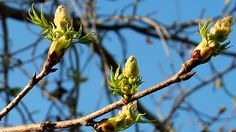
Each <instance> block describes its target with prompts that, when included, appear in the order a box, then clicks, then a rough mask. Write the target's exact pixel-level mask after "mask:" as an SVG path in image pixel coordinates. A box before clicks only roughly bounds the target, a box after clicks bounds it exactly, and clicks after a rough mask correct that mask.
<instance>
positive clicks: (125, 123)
mask: <svg viewBox="0 0 236 132" xmlns="http://www.w3.org/2000/svg"><path fill="white" fill-rule="evenodd" d="M142 115H143V114H137V101H133V102H130V103H129V104H127V105H125V106H123V107H122V109H121V110H120V111H119V112H118V114H117V116H115V117H111V118H109V119H103V120H102V121H101V122H100V125H99V127H98V128H97V129H99V130H100V131H101V132H114V131H123V130H125V129H127V128H129V127H130V126H132V125H133V124H134V123H152V121H149V120H142V119H141V116H142Z"/></svg>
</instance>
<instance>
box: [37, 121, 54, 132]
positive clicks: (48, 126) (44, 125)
mask: <svg viewBox="0 0 236 132" xmlns="http://www.w3.org/2000/svg"><path fill="white" fill-rule="evenodd" d="M55 125H56V124H55V123H52V122H51V121H45V122H42V123H41V124H40V127H41V129H42V130H48V131H51V130H54V127H55Z"/></svg>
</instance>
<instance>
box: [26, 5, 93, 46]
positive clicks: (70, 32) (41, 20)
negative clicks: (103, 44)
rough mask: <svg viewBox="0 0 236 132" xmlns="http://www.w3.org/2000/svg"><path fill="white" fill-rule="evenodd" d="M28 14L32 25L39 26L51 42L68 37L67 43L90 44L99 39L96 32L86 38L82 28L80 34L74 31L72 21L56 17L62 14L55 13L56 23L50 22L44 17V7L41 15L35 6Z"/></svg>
mask: <svg viewBox="0 0 236 132" xmlns="http://www.w3.org/2000/svg"><path fill="white" fill-rule="evenodd" d="M59 7H60V6H59ZM61 7H62V6H61ZM62 8H63V7H62ZM28 14H29V18H28V19H29V20H30V21H31V22H32V23H34V24H36V25H38V26H39V27H40V28H41V29H42V30H43V31H42V34H43V35H44V37H45V38H46V39H49V40H51V41H54V40H57V39H59V38H60V37H61V36H66V38H67V41H68V42H70V43H72V41H73V40H74V42H73V44H74V43H83V44H89V43H92V42H95V41H96V40H97V39H98V37H97V34H96V33H95V32H90V33H88V34H87V35H85V36H81V34H82V26H80V29H79V31H78V32H76V31H74V28H73V23H72V19H70V18H68V19H65V20H59V19H61V17H56V16H57V15H60V13H58V14H57V12H56V13H55V18H54V23H52V22H48V20H47V19H46V18H45V16H44V13H43V9H42V6H41V10H40V15H38V13H37V12H36V11H35V9H34V5H32V9H31V10H30V11H29V12H28ZM63 17H64V16H63ZM57 21H63V22H65V23H66V24H60V22H57ZM58 23H59V24H58Z"/></svg>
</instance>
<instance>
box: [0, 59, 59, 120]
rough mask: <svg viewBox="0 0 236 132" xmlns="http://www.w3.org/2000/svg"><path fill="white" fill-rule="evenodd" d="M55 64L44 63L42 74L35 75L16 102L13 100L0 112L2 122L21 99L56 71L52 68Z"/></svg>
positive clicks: (16, 98)
mask: <svg viewBox="0 0 236 132" xmlns="http://www.w3.org/2000/svg"><path fill="white" fill-rule="evenodd" d="M54 65H55V64H53V63H50V62H48V61H46V62H45V63H44V66H43V69H42V70H41V72H40V73H39V74H38V75H37V76H36V73H35V74H34V75H33V77H32V78H31V79H30V81H29V82H28V84H27V85H26V86H25V87H24V89H23V90H22V91H21V92H20V93H19V94H18V95H17V96H16V97H15V99H14V100H12V101H11V102H10V103H9V104H8V105H7V106H6V107H5V108H4V109H3V110H2V111H1V112H0V120H2V118H3V117H4V116H6V115H7V113H8V112H10V111H11V110H12V109H13V108H14V107H15V106H16V105H17V104H18V103H19V102H20V101H21V99H22V98H23V97H24V96H25V95H26V94H27V93H28V92H29V91H30V90H31V89H32V88H33V87H34V86H35V85H36V84H37V83H38V82H39V81H40V80H41V79H42V78H44V77H45V76H46V75H48V74H49V73H50V72H53V71H55V69H52V67H53V66H54Z"/></svg>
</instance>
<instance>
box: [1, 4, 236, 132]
mask: <svg viewBox="0 0 236 132" xmlns="http://www.w3.org/2000/svg"><path fill="white" fill-rule="evenodd" d="M131 2H132V0H126V1H125V0H123V1H121V0H120V1H118V0H117V1H109V0H101V1H97V7H98V10H97V14H110V13H113V12H116V13H118V14H119V12H120V10H121V9H122V8H123V6H124V5H127V4H128V3H131ZM224 2H225V1H224V0H215V1H214V2H213V1H212V0H191V1H190V0H144V1H142V2H141V3H140V5H139V6H138V11H137V14H138V15H141V16H145V15H147V14H149V13H152V12H155V14H153V15H151V18H152V19H155V20H157V21H159V22H161V23H164V24H166V25H170V24H172V23H174V22H177V23H179V22H185V21H189V20H196V19H197V18H199V14H200V13H201V12H202V11H203V9H204V15H203V18H211V17H214V16H216V15H217V14H219V13H220V12H221V11H222V9H223V6H224ZM234 2H235V1H234V0H232V4H233V3H234ZM123 15H126V16H130V15H132V8H128V9H127V10H126V11H125V13H124V14H123ZM8 28H9V33H10V34H9V36H10V38H9V39H10V46H11V51H16V50H17V49H20V48H22V47H25V46H27V45H30V44H31V43H32V42H33V41H35V40H36V38H37V37H38V34H37V33H39V30H38V28H36V27H35V26H33V25H31V24H26V23H22V22H18V21H13V20H11V19H9V20H8ZM191 31H192V32H193V34H192V35H191V36H189V37H191V38H193V39H194V40H196V41H199V40H200V37H199V35H197V34H195V32H197V27H196V28H195V29H191ZM121 33H122V34H124V36H125V37H126V39H127V44H128V46H127V48H128V50H127V57H128V56H130V55H135V56H136V58H137V60H138V63H139V69H140V72H141V75H142V77H143V80H144V83H143V84H142V86H141V88H140V91H141V90H144V89H145V88H148V87H150V86H153V85H154V84H156V83H158V82H161V81H163V80H164V79H165V78H166V77H168V76H170V75H172V72H171V67H170V65H169V62H168V61H167V58H166V56H165V52H164V49H163V47H162V44H161V42H160V41H159V40H157V39H154V38H153V44H151V45H150V44H147V43H146V38H147V37H146V36H143V35H140V34H137V33H136V32H134V31H131V30H129V29H125V30H124V31H122V32H121ZM0 34H1V35H2V32H0ZM108 36H109V38H106V39H105V40H104V42H103V45H104V46H105V47H106V48H107V49H108V50H109V51H110V52H111V53H112V55H114V56H115V59H116V60H117V61H118V62H122V55H121V44H120V41H119V40H118V38H117V36H116V35H115V34H114V32H108ZM233 38H235V32H234V31H233V33H232V35H231V36H230V37H229V40H230V41H231V42H232V44H235V41H236V40H234V39H233ZM1 43H2V41H0V45H2V44H1ZM49 43H50V42H49V41H42V42H41V43H40V44H39V45H38V47H39V48H38V49H37V50H36V52H35V54H36V55H37V54H40V53H43V52H44V51H45V50H46V49H47V48H48V46H49ZM169 44H170V45H175V43H169ZM177 44H179V43H177ZM77 47H78V49H79V52H80V61H81V62H80V65H81V67H82V66H83V65H84V64H85V61H86V59H87V58H88V57H89V56H90V55H91V53H92V51H91V49H89V48H88V47H87V46H84V45H77ZM1 49H2V47H1ZM229 50H230V51H235V46H233V47H232V48H231V49H229ZM68 52H70V50H69V51H68ZM188 52H190V51H186V53H188ZM170 53H171V58H172V60H174V66H175V70H176V71H177V70H178V68H179V67H180V66H181V63H182V60H181V58H180V57H178V55H177V54H176V53H175V51H174V50H173V49H170ZM31 56H32V53H31V51H29V52H26V53H23V54H19V55H17V56H16V58H21V59H22V60H28V59H29V58H30V57H31ZM187 57H188V55H186V59H187ZM64 60H65V61H66V62H67V61H69V60H68V54H67V55H66V56H65V57H64ZM230 61H231V60H230V59H229V58H228V57H226V56H218V57H216V58H214V59H213V60H212V62H213V63H214V64H217V67H216V68H217V70H218V71H221V70H223V69H224V68H225V67H227V66H228V65H229V64H230ZM36 63H37V65H38V67H40V66H41V65H42V63H43V60H41V59H39V60H38V61H37V62H36ZM99 65H100V61H99V59H98V57H97V56H96V55H93V58H92V60H91V61H90V65H88V66H87V67H86V68H85V70H84V71H82V76H86V77H89V80H88V81H87V82H86V83H84V84H82V85H81V89H80V92H81V94H80V95H81V96H80V99H79V106H78V107H79V110H80V111H81V112H83V113H84V114H87V113H89V112H93V111H94V110H95V109H96V108H102V107H103V106H105V105H107V104H108V102H107V101H106V95H105V93H104V89H103V88H104V82H103V77H102V74H101V72H100V71H99ZM56 67H59V65H57V66H56ZM160 67H162V68H163V71H160ZM24 68H26V69H27V70H29V74H30V75H33V73H34V72H36V73H38V69H37V68H35V66H34V65H32V63H31V64H27V65H24ZM59 70H60V69H59ZM194 71H196V72H197V76H199V77H200V78H202V79H207V78H209V77H210V76H211V75H212V73H211V72H209V71H210V69H209V65H208V64H204V65H200V66H199V67H197V68H196V69H194ZM162 72H164V73H165V76H164V75H163V73H162ZM10 73H11V74H10V80H11V83H10V86H11V87H14V86H16V87H23V86H25V85H26V83H27V82H28V79H29V78H28V77H26V76H25V75H24V74H23V73H22V72H21V71H19V70H17V69H14V70H12V71H11V72H10ZM58 74H59V71H57V72H56V73H55V74H52V75H50V76H49V77H48V78H49V79H50V80H54V79H57V78H58ZM234 76H235V71H234V72H232V73H230V74H227V76H226V77H225V83H226V85H227V86H228V87H229V89H230V90H231V91H232V93H235V92H236V90H235V89H234V88H233V87H232V86H233V82H235V81H236V80H235V78H234ZM1 79H2V76H1V77H0V80H1ZM198 83H199V81H198V79H196V78H192V79H191V80H188V81H186V82H183V83H181V87H182V88H183V89H184V90H188V89H189V88H192V87H194V86H195V85H196V84H198ZM71 85H72V84H71V82H70V81H69V82H68V83H65V84H63V86H64V87H67V88H70V87H71ZM175 86H176V85H174V86H170V87H168V88H166V89H164V90H161V91H158V92H156V93H154V94H152V95H150V96H148V97H145V98H142V99H141V100H140V102H142V103H143V104H145V105H144V106H145V107H147V108H150V109H149V110H150V111H151V112H152V113H154V114H155V113H156V112H157V109H156V107H155V104H154V103H155V102H158V101H159V100H160V97H161V96H162V95H164V94H165V93H166V92H167V91H168V90H169V89H173V92H172V93H171V94H173V96H175V95H177V93H178V90H177V88H176V87H175ZM47 88H48V89H49V91H50V90H53V89H54V88H55V86H54V85H49V86H48V87H47ZM100 98H101V103H100V104H99V105H97V102H98V100H99V99H100ZM1 100H2V99H1ZM187 100H188V101H189V102H192V104H193V106H194V107H196V108H198V109H199V110H201V111H202V112H204V113H208V114H210V115H212V116H214V115H215V114H216V113H217V112H218V109H219V107H220V106H221V105H226V106H227V107H228V111H227V112H226V113H225V114H224V115H223V116H228V115H230V113H231V112H232V109H233V107H234V106H233V102H232V99H231V98H229V97H228V96H225V94H224V93H223V91H222V89H218V90H214V88H213V84H212V83H211V84H208V85H206V86H205V87H204V88H202V89H201V90H200V91H198V92H197V94H195V95H193V96H191V97H190V98H188V99H187ZM23 101H24V102H25V104H26V105H27V106H29V108H30V110H31V111H36V113H35V119H36V120H37V122H41V121H44V120H45V119H44V118H43V116H42V115H45V113H46V112H47V111H46V110H45V109H44V108H47V107H48V106H49V105H50V104H48V102H47V101H48V99H47V98H46V97H45V96H43V95H42V94H41V93H40V90H39V88H38V87H35V88H34V89H33V90H32V91H30V92H29V94H28V95H27V96H25V97H24V99H23ZM172 103H173V102H172V101H169V102H166V103H164V104H163V105H162V108H161V109H162V111H163V113H164V115H165V114H167V112H168V111H169V110H170V106H171V104H172ZM4 106H5V104H4V103H0V108H3V107H4ZM65 111H67V110H65ZM55 113H56V111H55ZM65 113H66V112H65ZM103 117H109V114H107V115H105V116H103ZM103 117H102V118H103ZM195 119H196V118H195V116H194V115H193V114H191V113H189V114H188V113H186V112H185V113H183V112H181V111H179V112H178V119H176V122H175V125H176V126H177V128H181V129H178V130H179V131H181V132H188V131H196V132H197V131H199V126H197V125H196V123H194V121H195V122H196V120H195ZM10 121H12V122H13V121H14V124H19V123H20V121H21V120H20V117H19V114H17V112H16V111H15V110H13V111H12V112H11V113H10ZM186 121H190V122H188V123H189V124H191V121H192V122H193V125H186V126H185V127H181V126H182V125H183V124H185V123H186V124H188V123H187V122H186ZM233 123H236V121H234V122H232V123H231V124H229V126H228V127H229V128H230V127H233ZM218 125H219V124H216V125H215V126H213V127H212V130H214V131H216V130H217V129H218V127H219V126H218ZM83 129H84V131H91V128H88V127H83ZM140 129H141V130H150V131H151V130H152V128H151V127H150V125H141V126H140ZM127 131H130V132H132V131H134V127H131V128H130V129H128V130H127Z"/></svg>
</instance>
